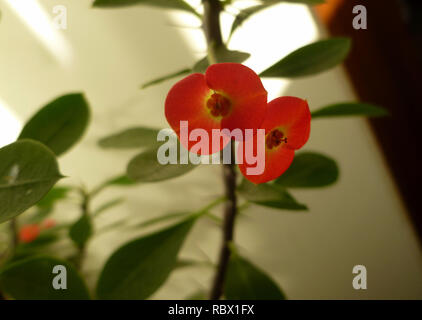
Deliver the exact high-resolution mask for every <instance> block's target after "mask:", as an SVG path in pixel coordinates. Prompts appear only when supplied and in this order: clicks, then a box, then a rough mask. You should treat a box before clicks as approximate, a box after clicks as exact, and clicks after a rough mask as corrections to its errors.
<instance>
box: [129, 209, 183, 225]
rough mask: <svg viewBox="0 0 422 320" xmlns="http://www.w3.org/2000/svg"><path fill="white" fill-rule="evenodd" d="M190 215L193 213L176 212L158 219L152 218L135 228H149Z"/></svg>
mask: <svg viewBox="0 0 422 320" xmlns="http://www.w3.org/2000/svg"><path fill="white" fill-rule="evenodd" d="M188 214H191V213H188V212H175V213H168V214H164V215H162V216H159V217H156V218H151V219H148V220H146V221H142V222H141V223H138V224H136V225H134V226H133V228H145V227H149V226H151V225H154V224H157V223H160V222H165V221H168V220H172V219H175V218H180V217H183V216H186V215H188Z"/></svg>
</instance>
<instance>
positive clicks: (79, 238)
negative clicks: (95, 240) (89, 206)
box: [69, 214, 93, 248]
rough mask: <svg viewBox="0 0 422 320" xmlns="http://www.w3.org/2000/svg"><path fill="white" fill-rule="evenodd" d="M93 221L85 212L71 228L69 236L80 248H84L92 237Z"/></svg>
mask: <svg viewBox="0 0 422 320" xmlns="http://www.w3.org/2000/svg"><path fill="white" fill-rule="evenodd" d="M92 229H93V228H92V222H91V219H90V217H89V216H88V215H87V214H83V215H82V216H81V217H80V218H79V219H78V220H77V221H76V222H75V223H74V224H73V225H72V226H71V227H70V229H69V237H70V238H71V239H72V241H73V242H74V243H75V244H76V246H77V247H78V248H83V247H84V246H85V244H86V242H87V241H88V240H89V238H91V236H92V233H93V230H92Z"/></svg>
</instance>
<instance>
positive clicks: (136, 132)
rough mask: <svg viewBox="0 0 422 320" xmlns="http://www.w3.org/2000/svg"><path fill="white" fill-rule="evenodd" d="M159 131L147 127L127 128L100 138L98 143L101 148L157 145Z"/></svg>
mask: <svg viewBox="0 0 422 320" xmlns="http://www.w3.org/2000/svg"><path fill="white" fill-rule="evenodd" d="M159 131H160V130H159V129H153V128H147V127H136V128H129V129H125V130H123V131H121V132H118V133H115V134H112V135H110V136H108V137H105V138H103V139H101V140H100V141H99V142H98V144H99V145H100V147H102V148H114V149H131V148H144V147H153V146H156V145H157V134H158V132H159Z"/></svg>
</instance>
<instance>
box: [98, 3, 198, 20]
mask: <svg viewBox="0 0 422 320" xmlns="http://www.w3.org/2000/svg"><path fill="white" fill-rule="evenodd" d="M131 5H148V6H155V7H162V8H169V9H179V10H184V11H188V12H190V13H193V14H194V15H196V16H198V17H200V15H199V14H198V13H197V12H196V11H195V9H194V8H192V7H191V6H190V5H189V4H187V3H186V2H185V1H183V0H95V1H94V4H93V6H94V7H100V8H108V7H112V8H113V7H125V6H131Z"/></svg>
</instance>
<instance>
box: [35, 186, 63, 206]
mask: <svg viewBox="0 0 422 320" xmlns="http://www.w3.org/2000/svg"><path fill="white" fill-rule="evenodd" d="M69 191H70V188H69V187H61V186H59V187H54V188H53V189H51V190H50V191H49V192H48V193H47V194H46V195H45V197H43V198H42V199H41V200H40V201H38V203H37V206H38V207H40V208H51V207H53V206H54V204H55V203H56V201H58V200H61V199H64V198H66V196H67V194H68V192H69Z"/></svg>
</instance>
